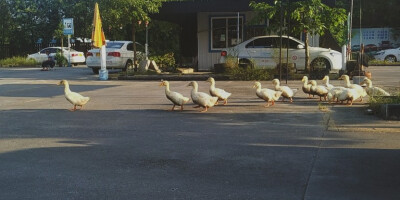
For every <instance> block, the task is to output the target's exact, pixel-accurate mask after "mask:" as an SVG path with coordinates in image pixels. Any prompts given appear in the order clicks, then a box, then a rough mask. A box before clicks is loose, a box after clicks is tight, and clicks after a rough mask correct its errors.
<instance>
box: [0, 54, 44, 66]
mask: <svg viewBox="0 0 400 200" xmlns="http://www.w3.org/2000/svg"><path fill="white" fill-rule="evenodd" d="M38 64H40V63H38V62H36V61H35V60H34V59H27V58H26V57H21V56H16V57H12V58H5V59H2V60H0V67H20V66H31V67H33V66H36V65H38Z"/></svg>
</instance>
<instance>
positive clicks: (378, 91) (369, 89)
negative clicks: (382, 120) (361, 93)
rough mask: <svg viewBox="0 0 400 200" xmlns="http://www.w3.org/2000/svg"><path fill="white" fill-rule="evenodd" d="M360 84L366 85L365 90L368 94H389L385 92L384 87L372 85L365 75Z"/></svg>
mask: <svg viewBox="0 0 400 200" xmlns="http://www.w3.org/2000/svg"><path fill="white" fill-rule="evenodd" d="M362 84H366V85H367V87H365V91H366V92H367V94H368V95H369V96H390V94H389V93H388V92H386V91H385V90H384V89H382V88H379V87H373V86H372V81H371V80H370V79H369V78H367V77H365V78H364V80H363V82H362Z"/></svg>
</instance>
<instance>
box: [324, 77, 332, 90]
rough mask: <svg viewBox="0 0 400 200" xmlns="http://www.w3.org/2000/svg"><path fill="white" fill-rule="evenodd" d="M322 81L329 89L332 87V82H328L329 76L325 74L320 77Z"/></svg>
mask: <svg viewBox="0 0 400 200" xmlns="http://www.w3.org/2000/svg"><path fill="white" fill-rule="evenodd" d="M322 82H323V83H324V85H325V87H326V88H327V89H328V90H329V89H332V88H333V87H334V86H333V85H332V84H330V83H329V76H325V77H324V78H323V79H322Z"/></svg>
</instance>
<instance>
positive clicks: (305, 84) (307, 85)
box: [301, 76, 311, 95]
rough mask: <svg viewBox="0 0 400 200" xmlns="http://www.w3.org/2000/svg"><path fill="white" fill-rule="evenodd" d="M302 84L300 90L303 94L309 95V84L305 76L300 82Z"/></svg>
mask: <svg viewBox="0 0 400 200" xmlns="http://www.w3.org/2000/svg"><path fill="white" fill-rule="evenodd" d="M301 81H302V82H303V86H302V87H301V89H302V90H303V92H304V93H305V94H309V95H310V94H311V84H308V77H307V76H303V79H302V80H301Z"/></svg>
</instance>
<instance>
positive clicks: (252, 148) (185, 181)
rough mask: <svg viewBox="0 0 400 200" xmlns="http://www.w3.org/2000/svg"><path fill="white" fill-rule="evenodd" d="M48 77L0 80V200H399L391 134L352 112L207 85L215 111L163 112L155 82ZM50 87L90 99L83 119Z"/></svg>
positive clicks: (4, 76)
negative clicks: (220, 94) (217, 92)
mask: <svg viewBox="0 0 400 200" xmlns="http://www.w3.org/2000/svg"><path fill="white" fill-rule="evenodd" d="M56 69H57V70H55V71H50V72H40V71H39V69H0V127H1V129H0V160H1V162H0V179H1V180H2V181H1V182H0V192H1V193H0V199H316V200H317V199H318V200H320V199H335V200H337V199H399V198H400V193H399V192H398V189H399V188H400V172H399V171H398V169H399V167H400V159H399V158H400V151H399V149H400V143H399V140H400V135H399V134H398V132H397V130H398V129H399V128H400V124H399V122H393V121H383V120H380V119H379V118H376V117H375V116H371V115H366V114H364V113H363V112H364V111H363V110H364V105H363V104H362V103H359V102H356V103H355V105H354V106H353V107H348V106H345V105H333V106H329V105H325V104H323V105H322V106H326V107H327V108H329V110H330V112H322V111H321V110H320V108H321V107H322V106H321V105H319V104H318V102H317V100H316V99H307V98H306V96H305V95H304V94H302V92H301V91H299V93H298V95H297V98H296V99H295V102H294V103H292V104H290V103H287V102H286V103H281V102H278V103H276V105H275V106H273V107H270V108H264V107H263V106H262V105H264V102H263V101H261V100H259V99H258V98H257V97H256V96H255V91H254V89H252V88H251V86H252V84H253V82H250V81H249V82H247V81H219V82H217V86H218V87H221V88H225V89H226V90H228V91H230V92H232V93H233V95H232V97H231V99H230V100H229V104H228V105H227V106H222V105H220V106H216V107H214V108H211V109H209V112H207V113H200V112H198V109H196V108H193V107H192V106H193V104H191V103H190V104H188V105H186V106H185V110H184V111H183V112H178V111H177V112H169V111H167V109H170V108H171V107H172V105H171V104H170V102H169V101H168V100H167V99H166V98H165V95H164V90H163V89H164V88H162V87H159V86H158V83H159V82H158V81H98V80H97V76H96V75H92V74H91V71H90V70H88V69H86V68H56ZM389 70H391V72H388V73H389V74H394V73H398V70H397V71H396V70H395V69H392V68H389ZM380 71H382V70H380ZM375 74H376V73H375ZM375 74H374V73H373V76H374V75H375ZM393 76H394V77H396V76H395V75H393ZM375 78H376V80H377V83H379V81H382V82H384V80H383V78H382V77H379V75H378V74H376V77H375ZM60 79H68V80H70V83H71V90H73V91H77V92H80V93H81V94H83V95H86V96H90V97H91V101H90V102H89V103H88V105H87V107H85V109H84V110H83V111H77V112H70V111H68V110H67V109H68V108H70V107H71V105H70V104H69V103H68V102H67V101H66V100H65V98H64V96H63V89H62V87H59V86H56V85H55V84H56V83H57V81H59V80H60ZM387 81H389V82H393V83H396V81H398V79H397V80H392V79H390V80H387ZM262 83H263V85H264V87H269V88H271V86H272V85H271V83H270V82H266V81H263V82H262ZM186 84H187V81H172V82H171V89H172V90H176V91H179V92H181V93H183V94H184V95H186V96H189V94H190V88H189V87H186ZM199 84H200V90H201V91H204V92H207V90H208V89H207V87H208V83H206V82H201V81H199ZM332 84H334V85H335V84H339V82H336V81H332ZM289 85H290V86H291V87H297V88H300V87H301V85H300V81H290V82H289ZM387 87H396V85H395V84H394V86H393V84H391V85H387ZM389 126H391V128H390V129H389V128H387V127H389ZM363 128H368V130H366V129H363ZM377 128H381V129H383V130H382V131H381V130H379V129H377ZM371 129H372V130H374V129H375V130H376V131H371Z"/></svg>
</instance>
